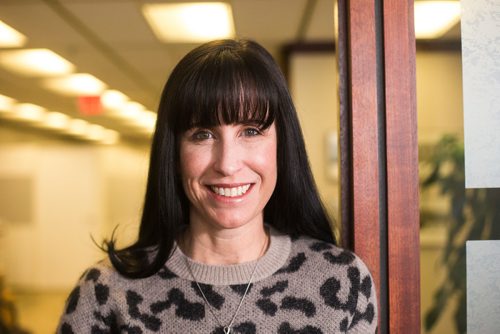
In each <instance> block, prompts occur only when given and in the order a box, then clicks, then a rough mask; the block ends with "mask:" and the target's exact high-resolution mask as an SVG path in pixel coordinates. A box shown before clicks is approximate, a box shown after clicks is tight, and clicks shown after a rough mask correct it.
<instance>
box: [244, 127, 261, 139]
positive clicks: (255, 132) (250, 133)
mask: <svg viewBox="0 0 500 334" xmlns="http://www.w3.org/2000/svg"><path fill="white" fill-rule="evenodd" d="M260 134H261V131H260V130H259V129H257V128H246V129H245V130H243V135H244V136H245V137H254V136H258V135H260Z"/></svg>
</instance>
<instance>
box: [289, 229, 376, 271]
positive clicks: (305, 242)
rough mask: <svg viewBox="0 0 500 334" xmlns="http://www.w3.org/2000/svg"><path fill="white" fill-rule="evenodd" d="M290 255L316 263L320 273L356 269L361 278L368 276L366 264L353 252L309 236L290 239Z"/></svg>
mask: <svg viewBox="0 0 500 334" xmlns="http://www.w3.org/2000/svg"><path fill="white" fill-rule="evenodd" d="M292 253H294V254H296V255H295V256H301V257H303V258H304V260H305V259H308V261H309V262H312V263H316V264H317V265H318V266H321V268H322V271H328V268H331V270H332V271H339V269H342V268H343V269H345V270H348V271H349V270H353V269H352V268H356V270H358V271H359V273H360V275H361V276H365V275H370V272H369V270H368V268H367V266H366V264H365V263H364V262H363V260H362V259H361V258H360V257H359V256H358V255H356V254H355V253H354V252H352V251H350V250H348V249H344V248H342V247H339V246H337V245H334V244H333V243H330V242H326V241H323V240H318V239H315V238H312V237H309V236H300V237H297V238H292ZM349 268H351V269H349Z"/></svg>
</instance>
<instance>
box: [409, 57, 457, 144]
mask: <svg viewBox="0 0 500 334" xmlns="http://www.w3.org/2000/svg"><path fill="white" fill-rule="evenodd" d="M416 64H417V65H416V66H417V110H418V139H419V143H420V144H423V143H424V144H428V143H433V142H435V141H437V140H439V138H441V136H442V135H443V134H456V135H458V136H460V137H463V124H464V123H463V106H462V63H461V57H460V52H453V51H432V52H431V51H428V52H417V59H416Z"/></svg>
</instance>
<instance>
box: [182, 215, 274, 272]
mask: <svg viewBox="0 0 500 334" xmlns="http://www.w3.org/2000/svg"><path fill="white" fill-rule="evenodd" d="M179 246H180V247H181V249H182V251H183V252H184V254H186V255H187V256H188V257H190V258H191V259H192V260H194V261H196V262H201V263H205V264H213V265H229V264H238V263H244V262H250V261H254V260H257V259H259V258H260V257H261V256H262V255H264V253H265V251H266V249H267V248H268V246H269V235H268V231H266V228H265V226H264V225H263V224H247V225H245V226H241V227H238V228H233V229H220V230H214V229H211V228H210V227H207V226H206V225H205V224H193V225H192V226H190V227H189V228H188V229H187V230H186V232H185V233H184V235H183V236H182V239H181V240H179Z"/></svg>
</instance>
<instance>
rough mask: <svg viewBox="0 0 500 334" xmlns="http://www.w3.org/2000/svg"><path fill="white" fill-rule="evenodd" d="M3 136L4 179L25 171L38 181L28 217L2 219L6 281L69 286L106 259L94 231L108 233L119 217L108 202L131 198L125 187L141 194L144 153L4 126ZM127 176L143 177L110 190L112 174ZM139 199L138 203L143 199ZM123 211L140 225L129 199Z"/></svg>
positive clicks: (30, 285) (0, 174) (0, 164)
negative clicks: (114, 217)
mask: <svg viewBox="0 0 500 334" xmlns="http://www.w3.org/2000/svg"><path fill="white" fill-rule="evenodd" d="M0 140H1V142H2V146H1V147H0V178H3V179H6V178H7V179H8V178H9V177H25V178H30V179H31V180H32V184H33V189H32V191H33V192H32V198H33V206H32V208H31V210H32V215H31V216H32V219H31V221H26V222H8V221H5V219H4V220H3V222H2V227H3V229H2V231H3V245H2V251H3V261H2V262H3V263H4V270H5V275H6V280H7V283H9V284H10V285H12V286H15V287H19V288H24V289H66V288H69V287H71V286H73V285H74V284H75V282H76V279H77V278H78V277H79V275H80V274H81V273H82V272H83V270H84V269H85V268H86V267H87V266H88V265H90V264H91V263H93V262H95V261H96V260H97V259H100V258H102V257H103V253H102V252H100V251H99V250H98V249H97V247H96V246H95V245H94V244H93V242H92V240H91V238H90V236H91V235H92V236H94V237H95V239H96V240H97V241H101V240H102V238H103V237H105V236H109V231H110V230H111V229H112V226H114V225H115V223H116V222H115V221H112V220H110V215H109V209H108V207H109V204H110V203H109V202H111V204H112V205H114V206H117V204H116V203H115V204H113V200H112V199H113V198H120V199H123V198H126V197H127V195H126V194H127V192H128V193H130V194H131V195H132V196H131V197H133V198H134V199H136V198H141V200H142V195H143V192H144V185H143V182H142V183H141V182H139V181H140V180H144V179H145V168H144V167H145V166H146V165H147V157H146V152H145V150H133V149H127V148H125V147H121V146H117V147H102V146H93V145H86V144H81V143H71V142H65V141H61V140H54V139H44V138H43V137H40V136H38V137H36V136H30V135H24V134H23V132H21V131H16V130H7V129H6V128H0ZM127 177H130V179H134V180H139V181H137V182H135V183H133V184H132V185H133V187H131V186H130V185H131V184H130V183H129V184H127V186H128V187H125V188H126V189H125V188H124V187H122V188H121V189H120V191H122V192H123V193H118V194H117V193H112V191H114V190H116V189H113V188H110V187H108V184H109V180H110V179H116V178H121V179H124V180H127V179H128V178H127ZM115 188H116V187H115ZM18 204H19V206H20V208H19V209H23V210H24V209H26V208H23V206H22V203H18ZM134 204H135V207H136V208H137V210H138V209H140V205H141V203H140V202H138V201H136V203H134ZM122 209H123V212H124V213H125V214H130V216H131V219H133V220H134V221H133V222H134V224H135V226H136V223H137V217H138V215H137V212H134V211H133V210H134V205H133V204H132V203H130V201H129V203H126V206H125V205H123V206H122ZM115 211H117V210H115ZM132 212H134V213H135V214H136V215H135V216H132V214H131V213H132ZM115 216H116V215H115ZM1 217H2V215H1V212H0V218H1ZM129 223H130V222H129Z"/></svg>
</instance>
